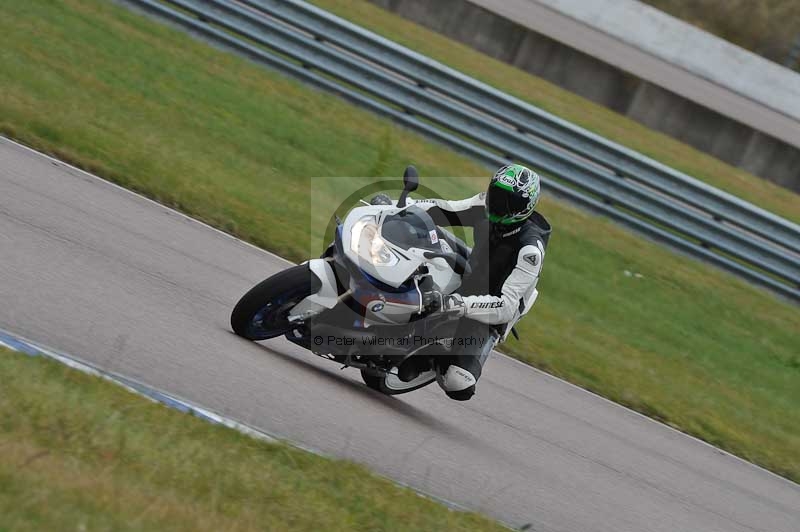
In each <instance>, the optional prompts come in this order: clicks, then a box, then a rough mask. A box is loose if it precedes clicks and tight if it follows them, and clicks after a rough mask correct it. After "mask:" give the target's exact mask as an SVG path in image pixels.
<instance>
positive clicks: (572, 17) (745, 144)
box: [370, 0, 800, 192]
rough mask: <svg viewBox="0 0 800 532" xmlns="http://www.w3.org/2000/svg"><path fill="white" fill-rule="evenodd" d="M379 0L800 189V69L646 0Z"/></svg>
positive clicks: (734, 162)
mask: <svg viewBox="0 0 800 532" xmlns="http://www.w3.org/2000/svg"><path fill="white" fill-rule="evenodd" d="M370 1H371V2H372V3H374V4H377V5H379V6H381V7H383V8H385V9H388V10H390V11H393V12H395V13H397V14H399V15H401V16H403V17H405V18H408V19H410V20H413V21H415V22H418V23H420V24H422V25H424V26H426V27H429V28H430V29H433V30H435V31H437V32H439V33H442V34H444V35H446V36H448V37H451V38H453V39H455V40H457V41H459V42H462V43H464V44H467V45H469V46H471V47H473V48H475V49H476V50H479V51H481V52H483V53H486V54H488V55H490V56H492V57H494V58H496V59H499V60H501V61H504V62H506V63H509V64H512V65H515V66H517V67H519V68H520V69H523V70H525V71H528V72H530V73H532V74H535V75H537V76H540V77H543V78H545V79H547V80H548V81H551V82H553V83H555V84H557V85H559V86H561V87H564V88H565V89H567V90H570V91H571V92H574V93H576V94H579V95H581V96H583V97H585V98H587V99H590V100H592V101H594V102H597V103H599V104H602V105H604V106H606V107H608V108H610V109H613V110H614V111H616V112H618V113H621V114H624V115H626V116H628V117H630V118H632V119H633V120H636V121H637V122H640V123H642V124H644V125H646V126H648V127H650V128H652V129H655V130H658V131H661V132H663V133H666V134H668V135H670V136H672V137H674V138H676V139H678V140H680V141H682V142H684V143H686V144H689V145H691V146H693V147H695V148H697V149H699V150H701V151H704V152H706V153H708V154H710V155H713V156H714V157H716V158H718V159H721V160H723V161H725V162H727V163H729V164H731V165H733V166H737V167H739V168H742V169H745V170H746V171H748V172H751V173H754V174H756V175H758V176H761V177H763V178H765V179H768V180H770V181H772V182H775V183H777V184H780V185H782V186H784V187H787V188H790V189H793V190H795V191H798V192H800V98H797V99H796V98H795V95H796V93H797V92H798V90H800V76H799V75H797V74H794V73H792V72H791V71H789V70H786V69H783V68H782V67H780V66H779V65H775V64H773V63H770V62H768V61H766V60H764V59H761V58H759V57H757V56H754V55H753V54H751V53H749V52H746V51H744V50H742V49H740V48H738V47H736V46H734V45H731V44H729V43H725V42H724V41H722V40H721V39H718V38H716V37H714V36H711V35H709V34H707V33H705V32H702V31H700V30H698V29H696V28H693V27H691V26H689V25H687V24H684V23H682V22H680V21H678V20H676V19H673V18H672V17H669V16H668V15H664V14H662V13H660V12H657V11H655V10H653V9H651V8H649V7H647V6H643V4H641V3H639V2H631V1H630V0H625V1H623V2H618V1H617V0H615V1H614V2H610V0H600V1H599V2H596V3H589V2H582V3H578V2H576V1H575V0H538V1H537V0H512V1H498V0H437V1H436V2H431V1H428V0H370ZM479 4H480V5H479ZM544 4H547V5H544ZM589 4H591V5H589ZM604 7H608V9H609V10H610V11H608V12H607V13H606V16H602V14H603V11H602V9H603V8H604ZM584 8H585V9H587V11H586V12H584V13H583V14H582V15H583V17H584V20H579V19H578V18H576V17H577V16H578V14H579V13H580V12H581V9H584ZM559 9H562V10H563V12H559V11H558V10H559ZM619 10H622V11H623V14H624V17H622V16H621V15H620V16H617V15H615V12H616V11H619ZM511 13H514V15H515V16H513V17H511V16H510V14H511ZM591 17H594V18H591ZM637 17H638V18H637ZM511 18H513V21H512V20H511ZM626 25H627V26H626ZM532 27H534V28H536V29H532ZM626 27H627V28H630V31H629V32H627V34H625V35H624V39H623V38H622V37H621V36H620V35H617V34H622V33H625V32H624V29H625V28H626ZM613 32H616V33H617V34H612V33H613ZM670 32H673V33H670ZM670 36H671V37H670ZM670 38H672V39H673V40H676V41H678V42H676V43H672V44H671V45H670V46H667V45H665V43H668V42H669V39H670ZM636 39H638V40H639V41H637V42H638V43H639V45H634V44H632V43H631V41H636ZM704 39H705V40H704ZM567 43H568V44H567ZM704 43H705V44H704ZM704 46H705V47H706V48H707V50H705V51H704V50H702V48H703V47H704ZM659 50H660V52H659ZM715 66H719V67H720V69H721V70H723V71H722V72H717V71H715ZM731 69H738V70H737V71H736V72H731V71H730V70H731ZM783 71H785V72H783ZM787 73H788V74H787ZM737 74H738V76H737ZM742 74H743V75H742ZM743 76H746V77H747V78H748V79H739V78H741V77H743ZM795 77H796V79H797V81H796V80H795ZM764 80H770V82H769V84H772V87H770V86H769V84H768V83H765V82H764Z"/></svg>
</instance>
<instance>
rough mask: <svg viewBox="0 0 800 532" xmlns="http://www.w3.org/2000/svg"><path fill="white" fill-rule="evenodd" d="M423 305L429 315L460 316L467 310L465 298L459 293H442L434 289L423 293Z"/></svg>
mask: <svg viewBox="0 0 800 532" xmlns="http://www.w3.org/2000/svg"><path fill="white" fill-rule="evenodd" d="M422 306H423V307H425V309H426V310H427V313H428V315H429V316H430V315H432V314H446V315H447V316H450V317H453V318H460V317H462V316H463V315H464V314H466V312H467V307H466V305H464V299H463V298H462V297H461V296H460V295H458V294H442V293H441V292H439V291H436V290H433V291H430V292H425V293H424V294H422Z"/></svg>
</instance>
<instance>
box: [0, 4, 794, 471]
mask: <svg viewBox="0 0 800 532" xmlns="http://www.w3.org/2000/svg"><path fill="white" fill-rule="evenodd" d="M0 32H2V34H3V35H5V36H6V37H7V38H6V41H5V42H6V44H5V46H4V47H2V48H0V87H2V94H3V97H2V98H0V131H2V132H3V133H5V134H9V135H11V136H14V137H16V138H18V139H20V140H22V141H23V142H25V143H27V144H29V145H32V146H34V147H36V148H39V149H41V150H44V151H47V152H50V153H53V154H55V155H56V156H58V157H61V158H63V159H66V160H68V161H70V162H72V163H74V164H77V165H78V166H81V167H83V168H86V169H88V170H91V171H93V172H95V173H98V174H99V175H102V176H104V177H106V178H109V179H111V180H113V181H115V182H117V183H120V184H122V185H124V186H127V187H130V188H132V189H134V190H138V191H140V192H143V193H144V194H146V195H148V196H150V197H152V198H155V199H157V200H159V201H161V202H163V203H165V204H167V205H171V206H175V207H177V208H179V209H181V210H183V211H185V212H187V213H189V214H191V215H193V216H195V217H197V218H200V219H202V220H204V221H206V222H209V223H211V224H213V225H215V226H217V227H220V228H222V229H224V230H227V231H229V232H231V233H234V234H237V235H238V236H240V237H242V238H244V239H247V240H249V241H251V242H254V243H256V244H257V245H260V246H262V247H265V248H268V249H270V250H272V251H275V252H277V253H280V254H282V255H284V256H286V257H288V258H291V259H294V260H304V259H306V258H307V257H308V256H310V255H314V254H318V253H319V252H320V246H319V239H320V238H321V236H320V235H321V233H322V228H323V227H325V225H326V224H327V222H328V220H329V217H330V215H331V212H330V210H331V209H332V208H333V206H335V205H337V203H336V202H337V201H338V200H339V199H341V198H342V196H343V195H346V193H347V190H348V189H349V190H352V189H353V188H352V187H357V186H360V185H365V184H368V183H369V182H371V181H372V180H373V179H372V178H367V179H358V178H347V177H342V176H353V175H356V176H358V175H367V176H379V177H382V176H396V175H397V174H398V173H399V172H400V171H401V170H402V168H403V167H404V166H405V164H406V163H408V162H414V163H416V164H417V165H418V166H419V168H420V170H421V172H422V175H423V176H436V175H439V176H444V177H440V178H438V179H436V180H433V179H430V178H428V177H424V178H423V183H424V184H426V185H428V186H430V187H432V188H433V189H434V190H435V191H436V192H437V193H440V194H441V195H443V196H446V197H465V196H467V195H468V194H471V193H473V192H475V191H477V190H479V189H480V188H481V187H483V186H485V181H486V177H485V176H486V172H487V171H486V169H485V168H482V167H480V166H477V165H475V164H474V163H473V162H472V161H470V160H469V159H466V158H464V157H461V156H459V155H457V154H455V153H453V152H450V151H448V150H446V149H444V148H442V147H441V146H439V145H436V144H432V143H430V142H428V141H426V140H425V139H423V138H421V137H419V136H417V135H415V134H412V133H410V132H408V131H406V130H403V129H401V128H398V127H396V126H394V125H393V124H391V123H390V122H388V121H385V120H382V119H379V118H377V117H375V116H373V115H371V114H369V113H366V112H364V111H362V110H360V109H357V108H354V107H353V106H351V105H349V104H347V103H345V102H343V101H340V100H338V99H336V98H332V97H330V96H329V95H326V94H323V93H320V92H317V91H314V90H311V89H308V88H307V87H304V86H302V85H300V84H298V83H295V82H293V81H291V80H288V79H286V78H283V77H281V76H279V75H277V74H274V73H271V72H268V71H265V70H262V69H260V68H257V67H254V66H253V65H252V64H250V63H248V62H247V61H244V60H242V59H239V58H237V57H234V56H231V55H228V54H225V53H222V52H219V51H217V50H214V49H212V48H210V47H208V46H206V45H204V44H203V43H200V42H198V41H195V40H193V39H192V38H191V37H189V36H187V35H185V34H183V33H181V32H179V31H176V30H173V29H170V28H168V27H164V26H161V25H158V24H154V23H153V22H152V21H150V20H148V19H145V18H143V17H141V16H139V15H137V14H134V13H132V12H129V11H127V10H126V9H124V8H120V7H119V6H116V5H114V4H112V3H108V2H102V1H100V0H64V1H63V2H59V3H56V4H53V3H51V2H46V1H44V0H32V1H30V2H24V3H14V5H13V6H11V5H9V4H8V3H0ZM475 175H479V176H484V177H478V178H463V177H452V176H475ZM314 176H324V177H314ZM318 197H322V198H323V201H321V202H320V201H316V200H315V199H314V198H318ZM541 210H542V211H543V212H544V213H545V214H546V215H547V216H548V218H550V219H551V221H552V223H553V225H554V226H555V233H554V236H553V239H552V242H551V246H550V248H549V249H548V254H547V260H546V265H545V268H544V275H543V279H542V282H541V284H540V290H541V293H542V295H541V297H540V300H539V302H538V303H537V307H536V309H535V310H534V311H533V314H532V316H531V317H529V318H527V319H526V320H525V321H524V322H523V324H522V327H521V333H522V341H521V342H511V343H509V344H508V345H506V346H505V349H506V350H507V351H508V352H509V353H510V354H512V355H513V356H516V357H518V358H520V359H521V360H524V361H526V362H528V363H530V364H532V365H535V366H538V367H541V368H544V369H546V370H548V371H550V372H552V373H554V374H556V375H559V376H561V377H564V378H566V379H568V380H570V381H572V382H574V383H576V384H579V385H581V386H584V387H586V388H589V389H591V390H593V391H595V392H598V393H600V394H602V395H604V396H606V397H609V398H611V399H613V400H615V401H618V402H621V403H623V404H626V405H628V406H631V407H633V408H635V409H637V410H639V411H642V412H645V413H647V414H649V415H652V416H655V417H657V418H659V419H662V420H666V421H667V422H669V423H670V424H672V425H674V426H677V427H679V428H681V429H682V430H685V431H687V432H690V433H692V434H694V435H697V436H699V437H700V438H703V439H705V440H707V441H710V442H712V443H714V444H717V445H719V446H721V447H724V448H725V449H727V450H730V451H732V452H734V453H736V454H738V455H740V456H743V457H744V458H747V459H749V460H752V461H755V462H757V463H759V464H762V465H764V466H766V467H768V468H770V469H772V470H774V471H776V472H779V473H781V474H784V475H786V476H789V477H791V478H793V479H796V480H800V456H799V455H798V453H797V449H798V448H800V430H798V427H800V349H798V341H797V332H798V331H799V330H800V311H798V308H797V307H794V306H791V305H788V304H786V303H784V302H782V301H779V300H777V299H776V298H774V297H773V296H771V295H770V294H768V293H766V292H763V291H761V290H759V289H757V288H754V287H752V286H750V285H748V284H746V283H744V282H742V281H740V280H738V279H735V278H733V277H732V276H730V275H727V274H724V273H721V272H720V271H718V270H716V269H714V268H711V267H709V266H707V265H704V264H702V263H699V262H697V261H694V260H691V259H687V258H684V257H681V256H678V255H675V254H673V253H671V252H670V251H668V250H666V249H664V248H662V247H660V246H658V245H656V244H653V243H650V242H648V241H645V240H643V239H642V238H640V237H638V236H636V235H633V234H631V233H629V232H627V231H625V230H623V229H621V228H619V227H618V226H616V225H614V224H613V223H611V222H609V221H607V220H605V219H602V218H598V217H595V216H591V215H588V214H586V213H585V212H583V211H580V210H577V209H575V208H573V207H571V206H569V205H565V204H562V203H559V202H557V201H554V200H552V199H549V198H545V199H544V201H543V204H542V207H541ZM236 296H238V294H237V295H233V296H232V297H236ZM232 303H233V301H232ZM479 393H480V392H479Z"/></svg>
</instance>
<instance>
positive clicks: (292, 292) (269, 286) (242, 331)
mask: <svg viewBox="0 0 800 532" xmlns="http://www.w3.org/2000/svg"><path fill="white" fill-rule="evenodd" d="M321 287H322V282H321V281H320V280H319V279H318V278H317V276H316V275H314V274H313V273H311V270H309V268H308V265H307V264H302V265H300V266H294V267H292V268H289V269H288V270H284V271H282V272H280V273H277V274H275V275H273V276H272V277H270V278H269V279H266V280H265V281H262V282H261V283H259V284H257V285H256V286H255V287H253V288H252V289H251V290H250V291H249V292H247V293H246V294H245V295H244V296H242V298H241V299H240V300H239V302H238V303H237V304H236V307H234V309H233V312H232V313H231V328H232V329H233V332H235V333H236V334H237V335H239V336H241V337H243V338H247V339H248V340H254V341H259V340H268V339H270V338H275V337H277V336H282V335H284V334H286V333H288V332H290V331H291V330H292V325H291V324H290V323H289V321H288V319H287V318H288V316H289V311H290V310H292V308H294V307H295V306H296V305H297V304H298V303H299V302H300V301H302V300H303V299H305V298H307V297H308V296H310V295H312V294H316V293H317V292H318V291H319V289H320V288H321Z"/></svg>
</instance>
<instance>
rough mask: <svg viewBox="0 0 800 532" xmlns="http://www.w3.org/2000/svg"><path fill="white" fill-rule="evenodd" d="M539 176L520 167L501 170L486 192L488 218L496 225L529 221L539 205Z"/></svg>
mask: <svg viewBox="0 0 800 532" xmlns="http://www.w3.org/2000/svg"><path fill="white" fill-rule="evenodd" d="M539 181H540V179H539V175H538V174H537V173H536V172H533V171H531V170H529V169H528V168H525V167H524V166H522V165H519V164H512V165H508V166H504V167H502V168H501V169H500V170H498V171H497V173H496V174H495V175H494V177H493V178H492V181H491V183H489V190H487V191H486V216H487V217H488V218H489V221H490V222H492V223H494V224H503V225H510V224H515V223H519V222H523V221H525V220H527V219H528V218H529V217H530V216H531V214H533V209H534V208H535V207H536V203H537V202H538V201H539V191H540V186H539Z"/></svg>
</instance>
